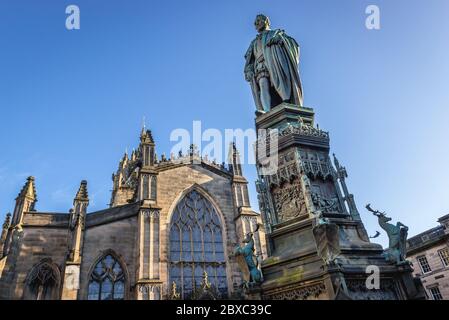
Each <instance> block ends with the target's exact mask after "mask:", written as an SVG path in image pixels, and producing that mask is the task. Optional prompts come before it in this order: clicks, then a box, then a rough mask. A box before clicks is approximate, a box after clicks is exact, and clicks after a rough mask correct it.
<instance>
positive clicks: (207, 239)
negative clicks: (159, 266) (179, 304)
mask: <svg viewBox="0 0 449 320" xmlns="http://www.w3.org/2000/svg"><path fill="white" fill-rule="evenodd" d="M169 258H170V263H169V273H170V283H173V282H175V283H176V286H177V288H178V289H179V293H180V295H181V298H182V299H190V298H194V297H195V292H196V291H197V288H198V287H199V286H200V284H201V282H202V280H203V277H204V271H205V272H206V273H207V276H208V279H209V281H210V283H211V285H212V286H213V287H214V289H215V290H216V292H217V293H218V295H220V297H225V296H226V294H227V280H226V263H225V257H224V247H223V234H222V225H221V221H220V218H219V216H218V214H217V211H216V210H215V208H214V206H213V205H212V204H211V203H210V202H209V201H208V200H207V199H206V198H205V197H204V196H202V195H201V194H200V193H199V192H197V191H195V190H194V191H191V192H190V193H188V194H187V195H186V196H185V197H184V198H183V199H182V200H181V201H180V202H179V203H178V205H177V206H176V208H175V210H174V213H173V216H172V218H171V223H170V257H169Z"/></svg>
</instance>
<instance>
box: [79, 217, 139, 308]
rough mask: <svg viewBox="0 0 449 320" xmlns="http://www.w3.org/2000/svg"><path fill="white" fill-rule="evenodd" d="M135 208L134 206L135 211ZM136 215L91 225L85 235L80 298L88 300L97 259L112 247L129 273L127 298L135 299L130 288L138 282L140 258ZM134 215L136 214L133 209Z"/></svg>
mask: <svg viewBox="0 0 449 320" xmlns="http://www.w3.org/2000/svg"><path fill="white" fill-rule="evenodd" d="M131 209H132V208H130V210H131ZM135 213H136V216H133V217H129V218H126V219H122V220H117V221H113V222H109V223H105V224H101V225H97V226H92V227H90V228H87V229H86V231H85V235H84V246H83V260H82V264H81V275H80V276H81V279H80V291H79V297H78V298H79V299H81V300H84V299H87V288H88V284H89V276H90V271H91V270H92V269H93V267H94V265H95V264H96V262H97V260H98V259H99V258H100V257H102V256H103V254H104V253H106V252H107V251H109V250H112V251H113V252H114V253H115V254H117V256H118V258H119V260H120V261H121V262H122V263H124V264H125V265H124V267H126V269H127V272H128V279H127V284H128V288H126V295H125V297H126V298H127V299H132V298H133V295H134V293H133V292H130V288H133V287H134V284H135V281H136V261H137V248H136V243H137V212H135ZM130 214H132V213H131V212H130Z"/></svg>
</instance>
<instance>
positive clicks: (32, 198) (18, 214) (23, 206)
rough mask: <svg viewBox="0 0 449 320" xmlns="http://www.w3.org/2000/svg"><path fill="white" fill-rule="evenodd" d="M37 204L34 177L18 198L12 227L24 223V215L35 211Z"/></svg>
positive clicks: (30, 178) (29, 179) (28, 181)
mask: <svg viewBox="0 0 449 320" xmlns="http://www.w3.org/2000/svg"><path fill="white" fill-rule="evenodd" d="M36 202H37V197H36V186H35V185H34V177H31V176H30V177H28V178H27V182H26V183H25V185H24V186H23V188H22V190H20V193H19V195H18V196H17V198H16V206H15V208H14V214H13V218H12V225H19V224H21V223H22V219H23V214H24V213H25V212H29V211H35V209H34V207H35V204H36Z"/></svg>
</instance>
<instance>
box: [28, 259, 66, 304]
mask: <svg viewBox="0 0 449 320" xmlns="http://www.w3.org/2000/svg"><path fill="white" fill-rule="evenodd" d="M60 280H61V274H60V271H59V269H58V267H57V266H56V265H55V264H54V263H52V262H51V260H50V259H45V260H43V261H41V262H40V263H39V264H37V265H35V266H34V267H33V269H31V271H30V273H29V274H28V277H27V280H26V283H27V287H26V288H25V294H24V299H26V300H55V299H58V298H59V297H58V295H59V284H60Z"/></svg>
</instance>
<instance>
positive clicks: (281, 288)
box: [256, 103, 418, 299]
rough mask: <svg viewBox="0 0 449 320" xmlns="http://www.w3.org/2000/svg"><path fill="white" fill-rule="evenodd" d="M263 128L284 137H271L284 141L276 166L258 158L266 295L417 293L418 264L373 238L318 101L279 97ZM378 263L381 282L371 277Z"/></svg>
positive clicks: (398, 296)
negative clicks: (390, 253) (414, 267)
mask: <svg viewBox="0 0 449 320" xmlns="http://www.w3.org/2000/svg"><path fill="white" fill-rule="evenodd" d="M256 129H257V130H258V139H259V141H258V142H259V143H260V139H262V137H263V139H265V136H264V135H263V134H262V131H260V129H265V130H272V129H277V130H278V135H277V138H278V140H277V143H274V142H273V140H271V141H267V143H266V144H265V145H266V146H277V150H276V151H277V156H278V163H277V164H278V166H277V170H276V172H275V173H271V174H269V175H263V174H261V171H262V170H261V169H260V168H261V166H262V164H261V163H260V162H258V164H257V166H258V172H259V179H258V181H257V190H258V193H259V204H260V209H261V213H262V216H263V219H264V224H265V228H266V238H267V245H268V258H267V259H265V260H264V261H263V262H262V273H263V277H264V281H263V283H262V285H261V296H262V298H264V299H411V298H416V297H417V292H418V291H417V290H415V291H414V290H413V288H412V287H413V283H414V281H413V278H412V275H411V272H410V271H407V270H402V269H401V267H399V266H396V265H392V264H389V263H387V262H386V261H385V259H384V258H383V257H382V252H383V249H382V247H381V246H380V245H378V244H374V243H371V242H370V241H369V238H368V235H367V233H366V230H365V228H364V226H363V223H362V221H361V219H360V214H359V212H358V210H357V207H356V205H355V202H354V197H353V195H352V194H350V193H349V192H348V188H347V186H346V182H345V178H346V177H347V173H346V169H345V168H344V167H342V166H340V164H339V163H338V160H336V159H334V164H333V163H332V161H331V159H330V157H329V149H330V146H329V133H328V132H325V131H323V130H321V129H319V128H318V127H317V126H315V123H314V112H313V109H311V108H305V107H299V106H295V105H291V104H286V103H283V104H280V105H278V106H277V107H275V108H273V109H272V110H271V111H270V112H268V113H265V114H262V115H259V116H258V117H257V118H256ZM267 136H268V135H267ZM259 145H260V144H259ZM259 151H260V150H259ZM258 160H259V158H258ZM370 266H374V267H370ZM373 268H374V269H375V270H378V271H379V272H380V273H379V277H380V282H379V283H380V285H379V287H378V288H377V289H370V288H368V287H367V285H366V281H367V278H368V276H370V275H371V274H372V271H371V270H372V269H373ZM376 268H377V269H376ZM415 289H416V288H415Z"/></svg>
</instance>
